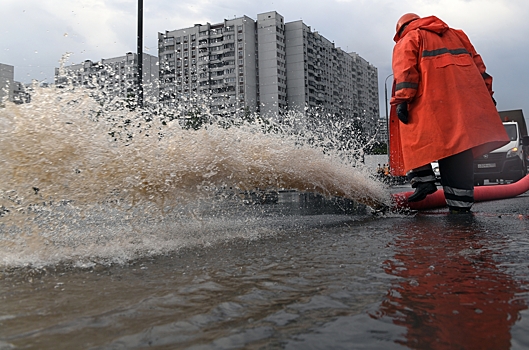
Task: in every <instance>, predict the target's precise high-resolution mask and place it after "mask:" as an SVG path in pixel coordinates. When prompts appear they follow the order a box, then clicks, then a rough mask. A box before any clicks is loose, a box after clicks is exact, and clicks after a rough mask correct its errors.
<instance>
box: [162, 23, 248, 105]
mask: <svg viewBox="0 0 529 350" xmlns="http://www.w3.org/2000/svg"><path fill="white" fill-rule="evenodd" d="M158 52H159V55H158V56H159V59H160V101H161V102H162V103H164V104H166V105H169V106H171V105H174V104H180V103H182V101H183V100H184V99H185V98H186V97H189V96H191V95H198V96H208V97H209V98H210V102H209V103H210V106H209V108H210V109H211V111H212V112H214V113H233V112H235V111H241V110H245V109H247V110H249V111H252V112H253V111H255V110H256V108H257V86H258V85H257V74H256V72H257V70H256V65H257V60H256V58H257V56H256V54H257V47H256V39H255V22H254V21H253V20H252V19H251V18H249V17H246V16H245V17H242V18H236V19H233V20H224V22H222V23H219V24H210V23H207V24H206V25H201V24H196V25H195V26H194V27H191V28H186V29H180V30H174V31H170V32H169V31H167V32H165V33H158Z"/></svg>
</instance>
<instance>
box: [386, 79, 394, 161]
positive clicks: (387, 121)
mask: <svg viewBox="0 0 529 350" xmlns="http://www.w3.org/2000/svg"><path fill="white" fill-rule="evenodd" d="M391 76H393V73H392V74H390V75H388V76H387V77H386V80H384V97H385V98H386V104H385V106H386V131H387V133H388V157H389V115H388V84H387V83H388V79H389V77H391Z"/></svg>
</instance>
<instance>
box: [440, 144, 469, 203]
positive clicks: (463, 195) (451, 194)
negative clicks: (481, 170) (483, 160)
mask: <svg viewBox="0 0 529 350" xmlns="http://www.w3.org/2000/svg"><path fill="white" fill-rule="evenodd" d="M439 172H440V173H441V184H442V185H443V190H444V193H445V198H446V204H448V207H452V208H463V209H470V208H471V207H472V204H474V156H473V155H472V150H471V149H469V150H466V151H463V152H461V153H458V154H454V155H453V156H450V157H446V158H444V159H440V160H439Z"/></svg>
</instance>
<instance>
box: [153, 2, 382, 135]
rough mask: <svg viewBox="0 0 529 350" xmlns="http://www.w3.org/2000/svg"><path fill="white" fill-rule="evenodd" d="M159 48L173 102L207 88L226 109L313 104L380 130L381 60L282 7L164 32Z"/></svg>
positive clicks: (163, 86)
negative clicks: (288, 17)
mask: <svg viewBox="0 0 529 350" xmlns="http://www.w3.org/2000/svg"><path fill="white" fill-rule="evenodd" d="M158 50H159V59H160V101H161V102H162V103H164V104H166V105H176V104H182V103H185V101H186V100H188V99H189V97H190V96H192V95H199V96H207V98H206V99H207V101H209V102H208V103H209V104H210V110H211V111H212V112H213V113H218V114H226V115H234V114H238V113H246V112H247V111H250V112H253V111H255V112H259V113H260V114H261V115H265V116H266V115H271V116H280V115H281V114H283V113H285V112H288V111H299V112H302V113H305V111H306V110H307V107H308V108H309V109H311V108H314V109H318V110H319V112H320V113H326V114H329V115H332V116H339V117H342V118H360V119H362V120H364V121H365V123H364V128H365V129H366V131H369V132H371V133H372V132H374V131H375V130H376V127H377V121H376V119H378V117H379V109H378V108H379V107H378V105H379V102H378V88H377V86H378V77H377V69H376V67H374V66H372V65H371V64H369V63H368V62H367V61H366V60H364V59H363V58H362V57H360V56H359V55H358V54H356V53H347V52H345V51H343V50H342V49H341V48H339V47H335V45H334V43H333V42H331V41H330V40H328V39H326V38H325V37H323V36H322V35H320V34H319V33H318V32H314V31H312V30H311V28H310V27H309V26H307V25H306V24H304V23H303V22H302V21H295V22H289V23H285V21H284V18H283V16H281V15H280V14H278V13H277V12H275V11H272V12H266V13H262V14H258V15H257V19H256V20H253V19H251V18H249V17H247V16H243V17H240V18H234V19H225V20H224V21H223V22H221V23H217V24H210V23H207V24H205V25H202V24H196V25H195V26H194V27H190V28H184V29H178V30H173V31H166V32H165V33H158Z"/></svg>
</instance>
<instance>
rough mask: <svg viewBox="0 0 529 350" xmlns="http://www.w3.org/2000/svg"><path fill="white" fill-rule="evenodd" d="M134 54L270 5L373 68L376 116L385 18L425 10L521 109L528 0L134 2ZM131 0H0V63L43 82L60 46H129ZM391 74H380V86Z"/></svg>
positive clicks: (528, 98)
mask: <svg viewBox="0 0 529 350" xmlns="http://www.w3.org/2000/svg"><path fill="white" fill-rule="evenodd" d="M143 2H144V46H145V47H144V49H145V50H144V52H146V53H149V54H152V55H155V56H156V55H157V33H158V32H165V31H166V30H175V29H182V28H187V27H192V26H193V25H194V24H196V23H201V24H205V23H206V22H210V23H212V24H214V23H220V22H222V21H223V20H224V19H225V18H226V19H230V18H235V17H241V16H243V15H246V16H248V17H250V18H253V19H256V18H257V14H259V13H263V12H268V11H277V12H278V13H279V14H281V15H282V16H283V17H284V18H285V22H291V21H297V20H300V19H301V20H303V22H304V23H305V24H307V25H308V26H310V27H311V28H312V30H315V31H318V32H319V33H320V34H321V35H323V36H324V37H326V38H327V39H329V40H331V41H333V42H334V43H335V45H336V46H337V47H341V48H342V49H343V50H345V51H347V52H352V51H354V52H356V53H358V54H359V55H360V56H362V57H363V58H365V59H366V60H367V61H369V62H370V63H371V64H373V65H374V66H375V67H377V68H378V75H379V94H380V100H381V104H380V114H381V116H384V115H385V108H384V81H385V79H386V77H387V76H388V75H389V74H391V52H392V49H393V45H394V42H393V40H392V38H393V35H394V34H395V33H394V31H395V23H396V21H397V20H398V18H399V17H400V16H401V15H402V14H404V13H406V12H414V13H417V14H418V15H420V16H429V15H435V16H437V17H439V18H441V19H442V20H444V21H445V22H446V23H447V24H448V25H449V26H451V27H453V28H458V29H463V30H464V31H465V32H466V33H467V34H468V36H469V37H470V40H471V41H472V43H473V44H474V47H475V48H476V50H477V51H478V53H480V54H481V55H482V57H483V59H484V61H485V64H486V66H487V71H488V73H489V74H490V75H492V76H493V78H494V83H493V89H494V90H495V92H496V93H495V98H496V100H497V101H498V109H499V110H508V109H520V108H521V109H523V110H524V115H525V116H526V118H527V117H529V58H528V57H529V39H528V38H527V37H528V35H529V1H528V0H398V1H397V0H319V1H318V0H274V1H269V0H260V1H256V0H254V1H244V0H227V1H222V0H216V1H212V0H196V1H178V0H144V1H143ZM136 16H137V0H69V1H67V0H1V11H0V33H1V34H0V35H1V36H0V38H1V39H0V63H4V64H9V65H12V66H14V67H15V80H17V81H21V82H30V81H31V80H32V79H38V80H41V81H46V82H53V77H54V68H55V67H58V65H59V59H60V58H61V56H62V55H63V54H64V53H67V52H70V53H72V55H71V57H70V61H69V63H80V62H82V61H84V60H87V59H89V60H92V61H98V60H100V59H101V58H111V57H117V56H123V55H124V54H125V53H126V52H136V28H137V17H136ZM390 81H391V78H390V79H388V89H389V86H390V85H389V83H390Z"/></svg>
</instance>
